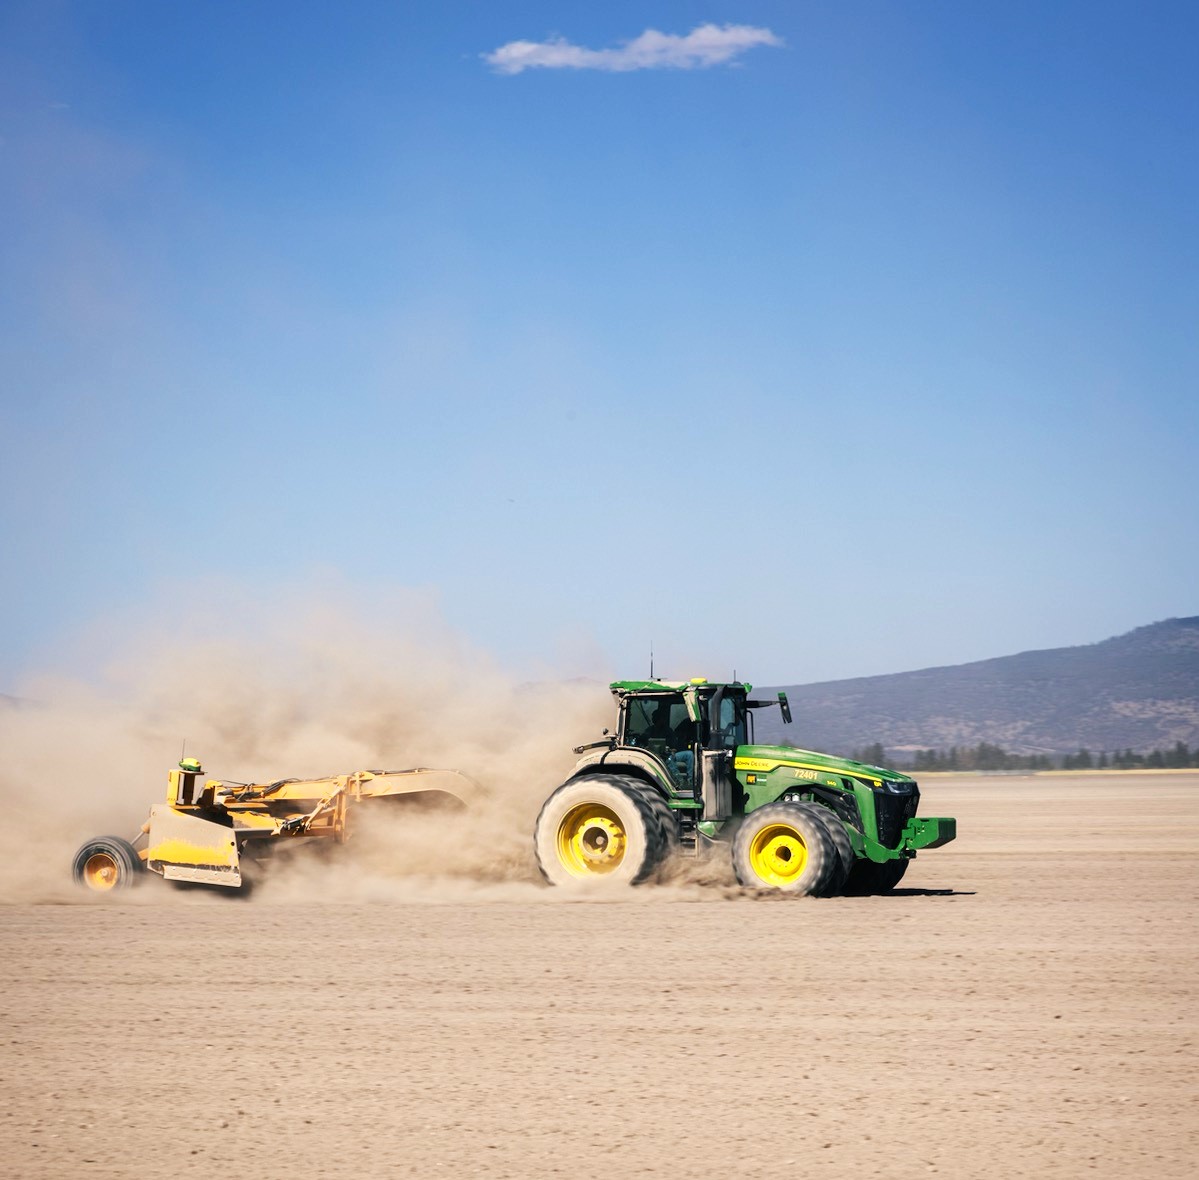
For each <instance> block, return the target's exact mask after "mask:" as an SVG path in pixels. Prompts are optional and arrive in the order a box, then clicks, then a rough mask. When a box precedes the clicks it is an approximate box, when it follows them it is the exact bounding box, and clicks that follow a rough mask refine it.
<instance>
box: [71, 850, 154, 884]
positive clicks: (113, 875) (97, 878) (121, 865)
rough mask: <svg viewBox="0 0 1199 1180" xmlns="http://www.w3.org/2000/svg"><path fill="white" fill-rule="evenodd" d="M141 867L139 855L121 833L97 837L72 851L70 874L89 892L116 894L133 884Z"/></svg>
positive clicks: (141, 870)
mask: <svg viewBox="0 0 1199 1180" xmlns="http://www.w3.org/2000/svg"><path fill="white" fill-rule="evenodd" d="M143 867H144V866H143V865H142V858H141V857H140V856H138V854H137V852H136V851H135V850H134V847H133V845H132V844H130V843H129V841H128V840H122V839H121V837H120V836H97V837H96V838H95V839H94V840H88V841H87V843H85V844H83V845H81V847H80V849H79V851H78V852H76V853H75V860H74V862H73V863H72V865H71V875H72V876H73V877H74V878H75V883H76V884H77V885H82V886H83V887H84V888H85V889H88V890H90V891H91V892H92V893H115V892H116V891H117V890H120V889H129V888H131V887H132V886H133V885H135V884H136V883H137V879H138V878H139V877H140V876H141V875H142V872H143Z"/></svg>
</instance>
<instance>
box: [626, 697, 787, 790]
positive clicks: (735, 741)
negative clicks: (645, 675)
mask: <svg viewBox="0 0 1199 1180" xmlns="http://www.w3.org/2000/svg"><path fill="white" fill-rule="evenodd" d="M611 687H612V693H613V695H614V696H616V698H617V700H618V701H619V702H620V715H619V719H618V721H617V734H616V744H617V745H618V746H625V747H633V748H634V749H638V750H645V751H647V752H648V753H649V754H652V755H653V756H654V757H655V758H656V759H657V760H658V761H659V762H661V763H662V764H663V765H665V767H666V769H667V771H668V773H669V775H670V779H671V782H672V783H673V785H674V787H675V789H676V790H678V791H682V792H689V793H695V794H697V795H700V794H712V795H718V796H721V797H724V796H726V795H727V793H728V792H729V791H731V788H732V762H733V759H734V758H735V756H736V751H737V749H738V747H740V746H744V745H748V744H750V743H752V742H753V712H752V711H753V710H754V709H757V708H762V707H765V706H767V705H773V704H775V703H776V702H774V701H751V700H750V699H749V692H750V690H751V688H752V685H749V684H740V683H736V682H734V683H730V684H712V683H709V682H708V681H707V680H702V679H697V680H690V681H687V682H685V683H682V682H679V683H675V682H669V681H661V680H648V681H617V682H616V683H615V684H613V685H612V686H611ZM777 703H778V704H779V705H780V706H781V707H782V708H783V711H784V712H783V716H784V718H785V719H786V720H788V721H789V720H790V710H789V708H787V703H786V694H784V693H780V694H779V701H778V702H777ZM705 785H706V786H708V787H709V788H711V791H710V792H705V791H703V788H704V786H705Z"/></svg>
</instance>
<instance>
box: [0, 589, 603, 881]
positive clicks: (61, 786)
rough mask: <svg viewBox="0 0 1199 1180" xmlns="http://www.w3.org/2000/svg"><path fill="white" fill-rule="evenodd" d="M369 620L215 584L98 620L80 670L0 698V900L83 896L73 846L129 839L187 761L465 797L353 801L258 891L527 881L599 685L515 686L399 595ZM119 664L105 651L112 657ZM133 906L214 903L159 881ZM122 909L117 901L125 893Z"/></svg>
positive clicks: (353, 611) (244, 772)
mask: <svg viewBox="0 0 1199 1180" xmlns="http://www.w3.org/2000/svg"><path fill="white" fill-rule="evenodd" d="M388 606H389V609H388V610H387V611H386V612H384V611H376V612H375V613H374V615H373V616H367V617H370V618H371V620H372V621H367V617H364V614H363V612H362V611H361V610H360V609H358V607H357V606H355V607H351V606H348V605H347V604H346V603H345V602H344V601H339V600H338V596H336V595H332V596H330V595H323V596H318V597H315V598H310V599H309V600H304V598H303V597H302V596H300V595H294V594H293V595H291V596H290V597H288V598H285V599H283V600H282V601H280V600H278V599H272V600H270V601H269V602H264V601H262V600H258V601H255V600H253V599H251V598H249V597H248V596H245V595H241V596H236V595H233V596H231V595H230V594H229V593H227V592H226V593H224V594H223V595H222V596H221V598H220V604H219V606H217V605H214V606H213V607H212V608H211V609H209V610H207V611H205V610H203V609H198V608H196V604H195V603H194V602H193V603H192V604H191V607H190V609H188V610H187V611H186V613H185V617H184V618H181V617H180V615H181V614H184V612H183V610H182V608H180V609H176V610H175V611H174V612H165V613H164V614H163V616H162V617H160V618H158V619H157V620H152V621H147V620H145V619H137V620H124V621H122V622H119V623H113V624H112V625H111V626H110V627H109V628H108V633H107V634H106V635H105V636H104V638H102V639H99V640H95V641H94V642H93V646H99V647H100V648H101V649H103V648H105V647H107V649H108V651H109V653H110V654H109V655H108V656H107V658H104V659H102V660H101V661H100V662H99V667H100V671H99V672H97V673H94V674H92V675H91V676H89V677H86V678H85V677H83V676H80V675H73V674H67V675H63V674H56V675H51V674H46V675H42V676H39V677H36V678H31V679H30V680H28V681H27V682H26V683H23V684H21V685H17V686H13V687H12V688H11V689H9V691H12V692H15V693H16V694H17V695H18V696H19V697H20V698H21V700H22V703H21V704H19V705H17V706H15V707H0V806H2V807H3V809H4V814H5V816H6V820H7V822H6V823H5V825H4V830H3V833H2V834H0V899H3V900H4V901H9V902H12V901H47V902H79V901H91V900H94V899H91V898H88V897H87V895H84V894H81V893H80V891H79V890H78V889H76V888H75V887H74V886H73V885H72V882H71V880H70V867H71V859H72V856H73V854H74V851H75V849H76V848H77V847H78V846H79V844H80V843H82V842H83V841H84V840H85V839H87V838H89V837H91V836H96V835H102V834H112V835H119V836H124V837H126V838H128V839H131V838H133V836H134V834H135V833H136V832H137V830H138V828H139V827H140V825H141V824H142V823H143V822H144V820H145V819H146V817H147V815H148V812H149V807H150V804H151V803H154V802H156V801H158V800H159V799H160V798H162V797H163V795H164V793H165V790H166V773H167V770H168V769H169V768H170V767H171V766H173V765H175V763H176V762H177V761H178V760H179V758H180V755H181V752H182V748H183V743H184V741H186V743H187V755H188V756H189V757H197V758H200V759H201V760H202V762H203V764H204V770H205V773H206V774H207V775H209V776H211V777H215V778H225V779H230V780H234V781H238V782H269V781H273V780H275V779H278V778H285V777H286V778H308V777H318V776H324V775H330V774H343V773H347V772H351V771H355V770H362V769H387V770H398V769H404V768H407V767H416V766H427V767H446V768H453V769H457V770H460V771H462V772H464V773H465V774H466V775H468V776H469V777H470V779H471V780H473V782H474V783H475V784H478V787H479V789H478V790H477V791H467V792H465V794H467V795H470V796H472V797H470V798H469V799H468V803H469V806H468V808H467V809H466V810H465V811H461V812H456V813H453V814H446V813H440V812H439V813H436V814H431V815H413V814H410V813H404V812H401V811H400V810H398V809H395V808H389V806H388V805H389V804H391V803H393V802H394V801H392V800H377V801H370V802H367V803H363V804H361V805H360V806H358V807H356V808H355V809H354V812H353V814H352V815H351V823H352V828H351V830H352V833H353V836H352V839H351V840H350V841H349V843H348V844H347V845H346V846H345V847H344V848H340V847H332V846H327V845H326V844H325V842H324V841H317V840H305V841H297V842H296V845H297V846H296V847H294V848H291V847H289V848H287V849H285V850H283V851H284V852H285V855H283V856H280V857H278V858H273V859H272V861H271V863H270V864H269V866H268V867H267V870H266V872H265V875H264V876H263V877H262V878H261V879H260V880H259V881H258V882H257V886H256V889H255V892H254V897H255V900H258V899H261V900H264V901H271V900H276V901H288V900H293V899H306V900H315V899H321V900H339V899H344V900H349V899H355V900H370V899H379V900H384V899H388V898H391V897H395V896H404V897H411V898H413V899H422V898H423V899H426V900H430V901H437V900H453V899H455V898H457V897H462V896H475V895H481V896H507V895H509V894H510V893H511V892H512V891H513V890H515V891H517V892H518V893H519V894H520V895H522V896H525V897H528V896H530V895H531V894H532V893H533V892H534V891H536V893H537V894H547V893H550V892H553V891H549V890H545V889H542V888H541V886H540V885H539V883H538V882H539V878H538V874H537V871H536V867H535V864H534V862H533V857H532V851H531V832H532V825H533V821H534V818H535V816H536V814H537V809H538V808H539V806H540V804H541V802H542V800H543V799H544V798H545V796H546V795H547V794H548V793H549V791H550V790H551V789H553V787H555V786H556V785H557V784H558V783H559V782H561V781H562V779H563V777H564V776H565V774H566V773H567V772H568V771H569V769H570V767H571V765H572V764H573V761H574V756H573V755H572V753H571V747H572V746H573V745H577V744H579V743H580V742H584V741H590V740H594V738H596V737H598V736H599V733H600V730H601V729H602V728H603V726H605V725H608V724H610V723H611V698H610V697H609V695H608V693H607V692H606V690H605V687H604V683H603V679H602V677H596V678H595V679H594V680H592V681H573V682H569V681H568V682H561V681H555V680H553V679H552V678H546V679H545V680H542V681H539V682H537V683H521V682H518V681H517V680H516V679H515V678H514V677H512V676H511V675H509V674H507V673H505V672H504V671H503V670H502V669H501V668H500V667H499V666H498V664H497V663H496V661H495V660H493V659H492V658H491V657H490V656H488V654H487V653H485V652H481V651H479V650H477V649H476V648H473V647H472V646H471V645H470V644H468V643H467V642H466V641H465V640H464V639H463V638H462V637H461V636H460V635H457V634H455V633H453V632H452V631H451V630H450V629H449V628H448V627H447V626H446V625H445V624H444V622H443V621H441V619H440V618H439V616H438V613H437V611H436V610H435V609H434V608H433V607H432V606H431V605H430V604H429V602H428V601H427V600H424V599H422V598H421V597H420V596H419V595H412V596H410V597H409V598H407V599H405V600H404V601H401V602H399V603H396V602H394V601H393V602H391V603H389V604H388ZM113 653H115V654H113ZM127 896H128V897H129V898H130V899H131V900H134V899H136V900H143V899H148V898H150V897H153V898H154V899H155V900H158V901H162V900H163V899H166V898H169V899H171V900H174V899H175V898H179V899H180V900H183V899H184V897H185V896H186V899H187V901H188V902H189V903H199V904H203V903H204V902H205V901H206V900H209V901H211V900H212V897H211V894H208V893H206V892H205V891H203V890H186V889H179V890H172V889H170V888H169V887H168V886H166V885H165V884H164V883H163V882H162V881H160V880H159V879H158V878H157V877H153V876H151V877H150V878H149V887H148V888H145V889H139V890H134V891H132V893H131V894H129V895H127ZM122 900H124V898H123V899H122Z"/></svg>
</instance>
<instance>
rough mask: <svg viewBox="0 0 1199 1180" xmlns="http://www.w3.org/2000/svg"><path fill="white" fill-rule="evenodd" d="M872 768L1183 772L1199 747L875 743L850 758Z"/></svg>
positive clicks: (1196, 763)
mask: <svg viewBox="0 0 1199 1180" xmlns="http://www.w3.org/2000/svg"><path fill="white" fill-rule="evenodd" d="M850 757H851V758H854V759H855V760H856V761H858V762H865V763H868V764H869V765H871V766H890V767H893V768H894V769H896V770H912V771H922V770H1026V771H1036V770H1182V769H1185V768H1187V767H1192V766H1193V767H1199V746H1197V747H1196V748H1195V749H1194V750H1192V749H1191V748H1190V746H1189V745H1188V744H1187V743H1186V742H1175V743H1174V745H1173V746H1171V747H1170V748H1169V749H1167V750H1156V749H1155V750H1149V751H1147V752H1141V751H1135V750H1131V749H1129V750H1115V751H1108V750H1100V751H1099V752H1098V753H1095V752H1094V751H1091V750H1088V749H1086V748H1085V747H1084V748H1083V749H1080V750H1079V751H1078V752H1077V753H1076V754H1012V753H1009V752H1008V751H1007V750H1005V749H1004V748H1003V747H1002V746H997V745H995V744H993V743H992V742H979V743H978V745H977V746H950V747H949V748H948V749H947V750H934V749H929V750H916V751H915V752H914V753H900V752H898V751H896V752H895V753H894V754H893V755H891V756H890V760H888V754H887V750H886V747H885V746H883V744H882V743H881V742H873V743H871V744H870V745H869V746H864V747H862V749H860V750H854V751H853V753H852V754H851V755H850Z"/></svg>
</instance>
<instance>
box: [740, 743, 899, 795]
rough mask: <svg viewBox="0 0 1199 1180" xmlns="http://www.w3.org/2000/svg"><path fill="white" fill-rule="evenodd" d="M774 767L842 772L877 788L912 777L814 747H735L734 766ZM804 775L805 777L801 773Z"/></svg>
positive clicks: (746, 768)
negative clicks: (804, 748)
mask: <svg viewBox="0 0 1199 1180" xmlns="http://www.w3.org/2000/svg"><path fill="white" fill-rule="evenodd" d="M778 766H795V767H801V768H803V769H806V770H816V771H824V772H826V773H829V774H843V775H847V776H848V777H850V778H855V779H860V780H863V781H865V782H868V783H871V784H873V785H874V786H877V787H881V786H882V785H883V783H910V782H911V781H912V779H911V778H910V777H909V776H908V775H906V774H900V773H899V771H897V770H886V769H884V768H883V767H881V766H868V765H867V764H866V763H864V762H855V761H854V760H853V759H852V758H836V757H834V756H833V755H832V754H818V753H817V752H816V751H815V750H798V749H796V748H795V747H794V746H738V747H737V755H736V768H737V769H738V770H754V771H762V772H769V771H771V770H774V769H775V768H776V767H778ZM805 777H806V776H805Z"/></svg>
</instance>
